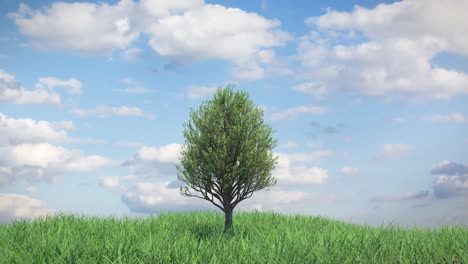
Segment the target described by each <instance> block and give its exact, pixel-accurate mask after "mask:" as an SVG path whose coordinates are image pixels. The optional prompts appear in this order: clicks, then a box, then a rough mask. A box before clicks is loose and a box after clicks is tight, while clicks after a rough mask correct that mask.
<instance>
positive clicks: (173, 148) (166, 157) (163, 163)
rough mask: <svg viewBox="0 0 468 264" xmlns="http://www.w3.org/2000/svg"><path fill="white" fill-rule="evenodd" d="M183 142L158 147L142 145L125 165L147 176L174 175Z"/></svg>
mask: <svg viewBox="0 0 468 264" xmlns="http://www.w3.org/2000/svg"><path fill="white" fill-rule="evenodd" d="M181 150H182V145H181V144H175V143H172V144H168V145H164V146H161V147H159V148H157V147H148V146H143V147H141V148H140V149H139V150H138V152H137V153H135V155H133V157H132V158H131V159H129V160H128V161H126V162H124V163H123V166H125V167H127V168H128V169H130V170H132V171H133V172H135V173H137V174H141V175H144V176H146V177H174V176H175V175H176V174H177V170H176V167H175V165H176V164H179V159H180V152H181Z"/></svg>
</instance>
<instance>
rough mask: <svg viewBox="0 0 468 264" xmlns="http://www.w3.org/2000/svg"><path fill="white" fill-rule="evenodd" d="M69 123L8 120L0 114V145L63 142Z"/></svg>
mask: <svg viewBox="0 0 468 264" xmlns="http://www.w3.org/2000/svg"><path fill="white" fill-rule="evenodd" d="M72 128H73V123H72V122H71V121H63V122H55V123H54V122H47V121H35V120H33V119H30V118H23V119H15V118H9V117H7V116H5V115H4V114H2V113H0V145H5V144H10V143H12V144H17V143H25V142H42V141H47V142H65V141H67V130H69V129H72Z"/></svg>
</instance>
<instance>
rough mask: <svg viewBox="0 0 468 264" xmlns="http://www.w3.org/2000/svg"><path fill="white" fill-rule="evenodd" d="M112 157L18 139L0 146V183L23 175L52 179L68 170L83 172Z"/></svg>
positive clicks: (2, 183)
mask: <svg viewBox="0 0 468 264" xmlns="http://www.w3.org/2000/svg"><path fill="white" fill-rule="evenodd" d="M112 164H114V161H113V160H111V159H109V158H106V157H102V156H98V155H93V156H85V155H84V154H83V153H82V151H80V150H69V149H66V148H63V147H61V146H55V145H51V144H48V143H21V144H17V145H7V146H3V145H2V146H0V179H1V181H0V186H3V185H7V184H10V183H13V182H15V181H16V180H21V179H26V180H28V181H29V182H33V181H46V182H50V183H54V182H55V181H56V180H57V179H58V177H59V176H61V175H62V174H64V173H67V172H85V171H90V170H93V169H95V168H98V167H101V166H108V165H112Z"/></svg>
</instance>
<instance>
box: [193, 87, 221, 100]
mask: <svg viewBox="0 0 468 264" xmlns="http://www.w3.org/2000/svg"><path fill="white" fill-rule="evenodd" d="M216 89H217V88H216V87H205V86H190V87H189V88H188V89H187V92H186V95H187V97H188V98H189V99H191V100H193V99H202V98H205V97H207V96H210V95H212V94H214V93H215V92H216Z"/></svg>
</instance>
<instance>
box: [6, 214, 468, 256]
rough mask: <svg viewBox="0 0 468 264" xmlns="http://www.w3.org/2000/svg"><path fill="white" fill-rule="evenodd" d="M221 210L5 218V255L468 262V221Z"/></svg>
mask: <svg viewBox="0 0 468 264" xmlns="http://www.w3.org/2000/svg"><path fill="white" fill-rule="evenodd" d="M233 219H234V220H233V229H231V230H230V232H227V233H223V228H224V216H223V215H222V214H221V213H220V212H213V211H210V212H189V213H165V214H161V215H159V216H158V217H149V218H146V219H144V218H133V219H132V218H124V219H121V220H119V219H116V218H110V217H109V218H97V217H85V216H83V215H82V216H78V215H66V214H59V215H56V216H53V217H52V216H48V217H45V218H37V219H35V220H33V221H27V220H20V221H15V222H14V223H12V224H8V225H0V262H1V263H468V228H467V227H463V226H444V227H441V228H439V229H435V230H430V229H400V227H393V226H387V227H383V226H382V227H370V226H367V225H366V226H360V225H355V224H351V223H344V222H340V221H335V220H330V219H327V218H322V217H310V216H299V215H290V216H288V215H281V214H276V213H272V212H268V213H260V212H253V213H248V212H234V217H233Z"/></svg>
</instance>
